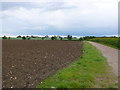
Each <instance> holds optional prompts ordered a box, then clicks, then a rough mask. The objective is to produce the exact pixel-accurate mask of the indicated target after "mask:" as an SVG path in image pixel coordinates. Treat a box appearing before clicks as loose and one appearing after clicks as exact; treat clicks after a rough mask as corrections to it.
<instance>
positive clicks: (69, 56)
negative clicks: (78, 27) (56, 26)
mask: <svg viewBox="0 0 120 90" xmlns="http://www.w3.org/2000/svg"><path fill="white" fill-rule="evenodd" d="M2 45H3V50H2V72H3V73H2V79H3V80H2V83H3V88H35V87H36V86H37V85H38V84H39V83H40V82H41V81H42V80H44V79H46V78H48V77H49V76H52V75H53V74H55V73H56V72H57V71H58V70H60V69H61V68H63V67H65V66H67V65H69V64H70V63H72V62H74V61H75V60H77V58H79V57H80V56H81V54H82V51H81V48H82V45H83V44H82V43H81V42H77V41H47V40H46V41H42V40H3V42H2Z"/></svg>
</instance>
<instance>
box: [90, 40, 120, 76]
mask: <svg viewBox="0 0 120 90" xmlns="http://www.w3.org/2000/svg"><path fill="white" fill-rule="evenodd" d="M89 43H91V44H92V45H93V46H95V47H97V48H98V49H99V50H100V51H101V52H102V54H103V56H104V57H106V58H107V62H108V64H109V65H110V66H111V67H112V71H113V73H114V74H115V75H116V76H118V51H119V50H117V49H114V48H111V47H108V46H105V45H102V44H98V43H95V42H89ZM119 76H120V74H119Z"/></svg>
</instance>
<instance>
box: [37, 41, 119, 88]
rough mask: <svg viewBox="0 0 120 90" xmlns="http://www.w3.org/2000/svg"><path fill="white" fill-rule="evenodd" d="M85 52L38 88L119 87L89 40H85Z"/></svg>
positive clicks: (99, 53) (102, 58)
mask: <svg viewBox="0 0 120 90" xmlns="http://www.w3.org/2000/svg"><path fill="white" fill-rule="evenodd" d="M91 51H92V52H91ZM83 52H84V54H83V55H82V57H80V58H79V59H78V60H77V61H75V62H74V63H72V64H70V66H68V67H66V68H64V69H63V70H59V71H58V73H57V74H55V75H53V76H52V77H50V78H48V79H46V80H44V81H43V82H40V84H39V85H38V86H37V87H36V88H117V82H116V80H117V78H116V76H114V74H113V73H112V72H111V71H110V67H109V66H108V64H107V62H106V59H105V58H104V57H103V56H102V54H101V52H100V51H99V50H98V49H97V48H96V47H94V46H92V45H91V44H89V43H88V42H84V48H83Z"/></svg>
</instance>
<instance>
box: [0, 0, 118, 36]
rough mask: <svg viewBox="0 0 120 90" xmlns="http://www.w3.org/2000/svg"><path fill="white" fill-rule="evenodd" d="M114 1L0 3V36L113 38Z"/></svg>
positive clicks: (76, 0) (115, 7)
mask: <svg viewBox="0 0 120 90" xmlns="http://www.w3.org/2000/svg"><path fill="white" fill-rule="evenodd" d="M118 1H119V0H63V1H62V0H61V1H60V0H57V1H56V0H39V2H2V9H0V13H2V16H0V19H2V33H3V35H68V34H70V35H74V36H85V35H97V36H99V35H116V34H117V33H118ZM0 4H1V3H0ZM0 28H1V26H0Z"/></svg>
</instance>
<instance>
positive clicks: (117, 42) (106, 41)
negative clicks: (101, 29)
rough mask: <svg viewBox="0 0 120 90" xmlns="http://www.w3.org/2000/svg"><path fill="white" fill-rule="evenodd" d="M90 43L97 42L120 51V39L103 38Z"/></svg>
mask: <svg viewBox="0 0 120 90" xmlns="http://www.w3.org/2000/svg"><path fill="white" fill-rule="evenodd" d="M90 41H93V42H97V43H100V44H103V45H107V46H110V47H113V48H116V49H120V38H116V37H103V38H94V39H91V40H90Z"/></svg>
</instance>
